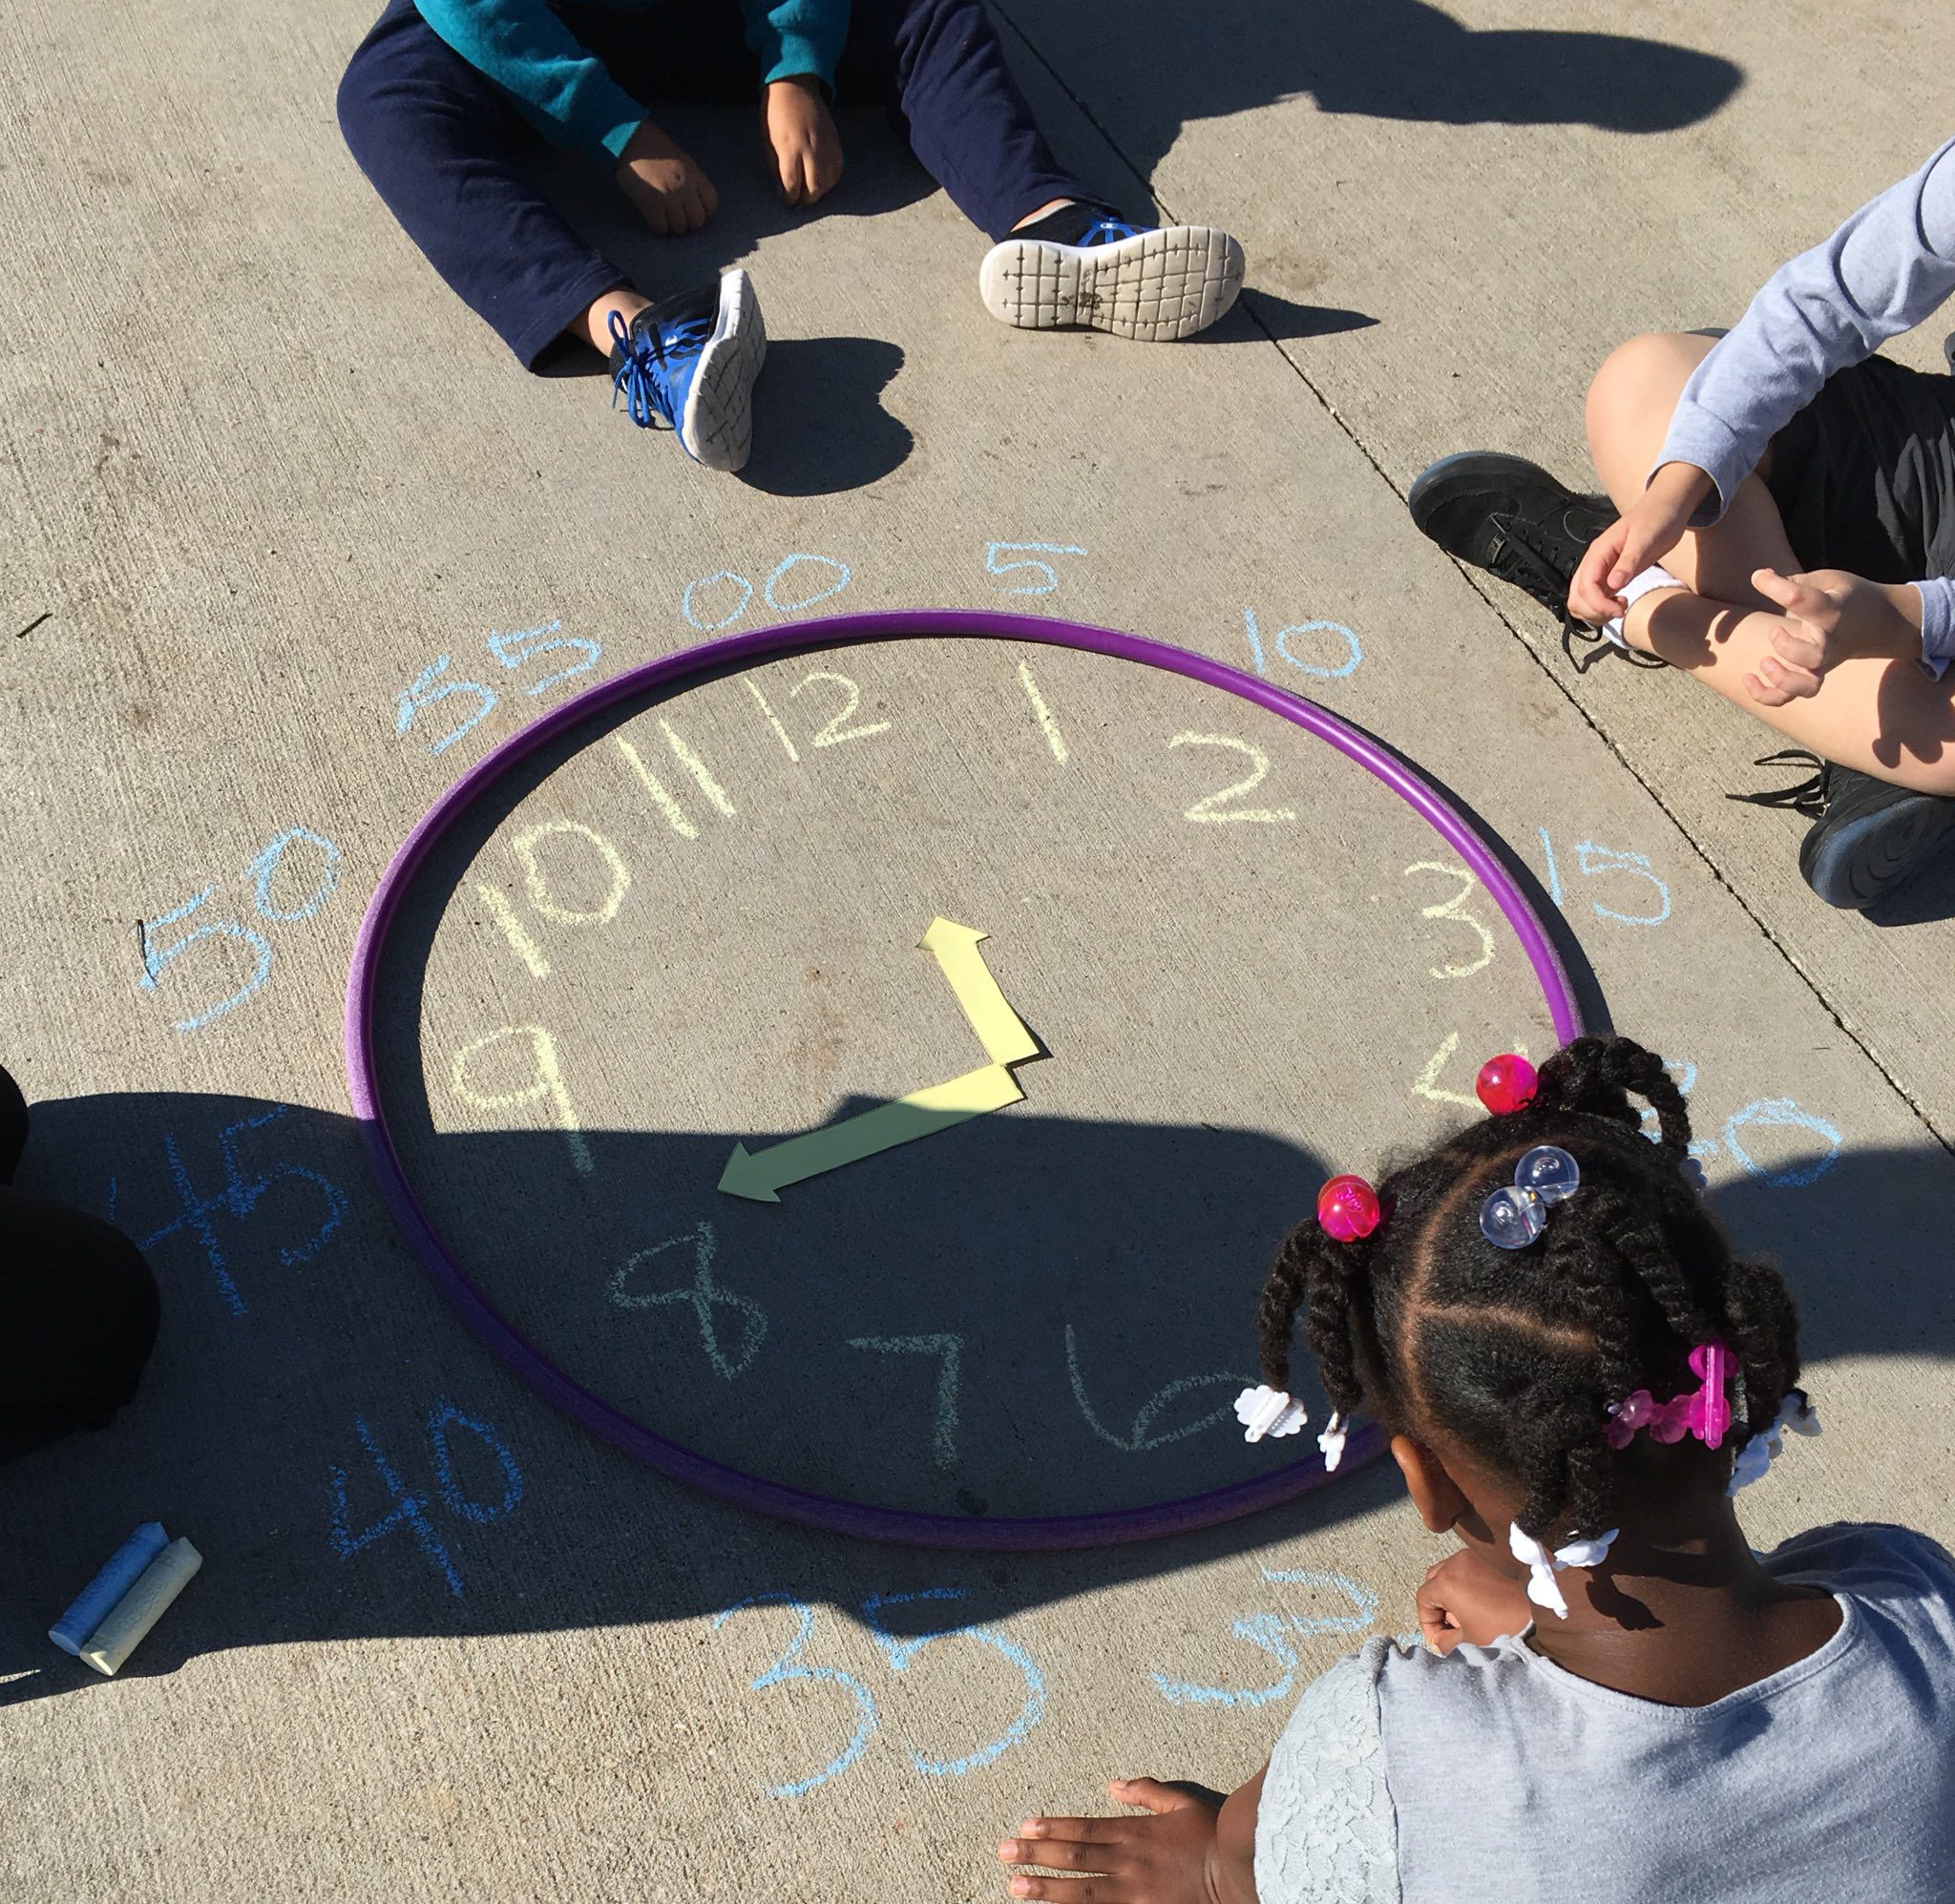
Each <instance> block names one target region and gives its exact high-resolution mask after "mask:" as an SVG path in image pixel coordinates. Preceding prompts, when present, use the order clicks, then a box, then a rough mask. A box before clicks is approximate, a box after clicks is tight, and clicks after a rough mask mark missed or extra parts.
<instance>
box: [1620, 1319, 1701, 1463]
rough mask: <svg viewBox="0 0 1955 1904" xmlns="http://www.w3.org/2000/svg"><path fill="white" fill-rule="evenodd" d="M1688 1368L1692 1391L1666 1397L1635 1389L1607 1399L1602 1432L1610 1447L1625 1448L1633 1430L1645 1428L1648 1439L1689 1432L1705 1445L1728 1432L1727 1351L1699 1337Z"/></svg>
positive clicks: (1667, 1438)
mask: <svg viewBox="0 0 1955 1904" xmlns="http://www.w3.org/2000/svg"><path fill="white" fill-rule="evenodd" d="M1691 1372H1692V1374H1693V1375H1695V1376H1697V1378H1698V1386H1697V1388H1696V1389H1695V1391H1686V1392H1685V1393H1683V1394H1680V1395H1677V1396H1675V1397H1673V1398H1672V1399H1671V1400H1670V1401H1667V1402H1660V1401H1658V1400H1657V1399H1656V1398H1655V1397H1654V1396H1653V1395H1652V1394H1651V1393H1650V1391H1649V1390H1648V1389H1637V1390H1635V1391H1633V1392H1631V1393H1629V1394H1627V1395H1625V1396H1624V1397H1623V1398H1622V1400H1621V1401H1619V1402H1614V1403H1611V1404H1610V1406H1609V1411H1608V1428H1607V1429H1606V1430H1605V1431H1604V1432H1605V1433H1606V1434H1607V1436H1608V1445H1609V1446H1610V1447H1611V1448H1627V1447H1628V1446H1629V1443H1630V1441H1631V1440H1633V1439H1634V1437H1635V1435H1636V1434H1637V1433H1638V1432H1639V1431H1641V1430H1643V1429H1648V1430H1649V1431H1650V1439H1651V1440H1652V1441H1662V1442H1672V1441H1681V1440H1682V1439H1683V1438H1684V1436H1685V1435H1687V1434H1694V1435H1695V1436H1696V1437H1697V1439H1698V1440H1699V1441H1701V1442H1702V1443H1703V1444H1704V1446H1705V1447H1707V1448H1712V1449H1715V1448H1721V1447H1723V1445H1724V1437H1725V1435H1726V1434H1728V1433H1730V1432H1731V1402H1730V1400H1729V1399H1728V1398H1727V1396H1726V1395H1725V1392H1724V1390H1725V1385H1726V1383H1727V1382H1729V1381H1730V1379H1731V1350H1729V1349H1727V1348H1726V1347H1725V1346H1724V1344H1723V1343H1721V1342H1717V1341H1711V1342H1700V1343H1699V1344H1698V1345H1697V1346H1696V1348H1694V1349H1693V1350H1691Z"/></svg>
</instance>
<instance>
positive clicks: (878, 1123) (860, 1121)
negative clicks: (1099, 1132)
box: [720, 1064, 1025, 1203]
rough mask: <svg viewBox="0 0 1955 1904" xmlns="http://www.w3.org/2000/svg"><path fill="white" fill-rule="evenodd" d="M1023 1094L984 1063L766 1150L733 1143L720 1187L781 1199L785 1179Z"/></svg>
mask: <svg viewBox="0 0 1955 1904" xmlns="http://www.w3.org/2000/svg"><path fill="white" fill-rule="evenodd" d="M1024 1095H1025V1094H1024V1092H1022V1091H1021V1090H1020V1088H1019V1080H1018V1079H1017V1078H1014V1077H1013V1076H1012V1075H1011V1073H1010V1072H1009V1071H1007V1070H1006V1069H1005V1068H1004V1066H1003V1065H1001V1064H987V1065H985V1066H984V1067H983V1069H982V1070H979V1071H967V1072H965V1074H964V1075H963V1077H961V1078H952V1079H951V1080H950V1082H949V1083H948V1084H932V1085H928V1086H926V1087H925V1088H924V1089H923V1090H921V1091H912V1092H911V1093H910V1095H909V1096H908V1097H907V1098H897V1099H896V1100H895V1101H894V1102H893V1103H891V1104H878V1105H876V1106H875V1108H874V1109H873V1110H871V1111H863V1112H860V1113H859V1114H858V1115H857V1116H855V1117H852V1118H844V1119H842V1121H841V1122H840V1123H838V1124H824V1125H823V1126H822V1127H821V1128H820V1129H819V1130H814V1131H804V1132H803V1133H802V1134H801V1136H799V1137H790V1138H788V1140H786V1141H785V1142H783V1143H770V1144H768V1145H767V1148H766V1149H765V1150H761V1151H750V1150H748V1149H747V1147H746V1145H745V1144H744V1143H736V1144H735V1145H734V1146H733V1155H732V1157H731V1159H730V1160H729V1161H727V1164H726V1168H725V1173H724V1174H723V1175H722V1177H721V1178H720V1188H721V1189H723V1190H725V1192H726V1194H727V1195H728V1196H730V1197H746V1198H747V1199H748V1200H749V1201H751V1202H753V1203H779V1202H780V1201H781V1199H780V1197H779V1195H778V1194H777V1193H778V1192H779V1191H781V1190H783V1189H785V1188H786V1187H787V1186H788V1184H789V1183H800V1182H805V1181H806V1180H807V1179H808V1178H809V1177H819V1176H820V1175H821V1174H822V1173H823V1172H824V1171H828V1170H839V1169H840V1168H841V1167H842V1165H843V1164H845V1163H859V1162H861V1161H862V1160H863V1159H864V1158H865V1157H873V1156H874V1155H875V1153H876V1152H877V1151H879V1150H893V1149H894V1148H895V1146H896V1145H897V1144H899V1143H914V1141H915V1140H916V1139H918V1138H919V1137H929V1136H930V1135H931V1134H932V1133H933V1132H935V1131H942V1130H948V1129H950V1127H951V1126H952V1125H953V1124H961V1123H963V1122H965V1121H966V1120H967V1119H971V1118H977V1117H982V1116H983V1114H984V1113H985V1112H986V1111H997V1110H1001V1109H1003V1107H1004V1106H1005V1105H1007V1104H1016V1103H1017V1102H1018V1101H1019V1099H1020V1098H1022V1097H1023V1096H1024Z"/></svg>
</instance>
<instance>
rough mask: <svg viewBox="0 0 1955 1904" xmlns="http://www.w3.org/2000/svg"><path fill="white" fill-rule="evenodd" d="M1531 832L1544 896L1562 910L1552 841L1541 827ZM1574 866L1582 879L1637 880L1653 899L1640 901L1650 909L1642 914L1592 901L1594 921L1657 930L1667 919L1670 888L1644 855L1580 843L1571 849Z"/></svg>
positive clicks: (1563, 895)
mask: <svg viewBox="0 0 1955 1904" xmlns="http://www.w3.org/2000/svg"><path fill="white" fill-rule="evenodd" d="M1535 830H1536V831H1537V832H1538V833H1539V834H1540V835H1541V850H1542V855H1543V858H1544V859H1545V863H1546V869H1547V896H1548V897H1549V898H1550V899H1551V900H1553V901H1554V903H1555V904H1556V905H1557V906H1565V905H1566V903H1567V894H1566V890H1565V889H1564V888H1563V885H1562V875H1561V868H1560V867H1559V866H1558V865H1557V864H1556V862H1555V854H1554V841H1553V840H1552V838H1550V837H1549V834H1548V830H1547V828H1546V827H1545V826H1540V827H1537V828H1536V829H1535ZM1575 864H1576V867H1577V868H1578V869H1579V871H1580V874H1581V876H1582V877H1583V878H1585V879H1599V878H1603V877H1605V876H1606V875H1608V874H1609V873H1622V874H1624V875H1625V876H1627V877H1629V878H1630V879H1639V880H1641V881H1642V882H1643V883H1644V884H1645V885H1646V886H1647V887H1648V888H1649V889H1650V894H1651V895H1653V899H1652V898H1651V897H1650V896H1646V897H1645V899H1644V904H1645V905H1646V906H1653V910H1650V911H1646V912H1623V911H1618V910H1616V908H1614V907H1613V906H1605V905H1604V904H1603V903H1602V901H1601V900H1599V899H1597V900H1594V901H1593V902H1591V903H1592V905H1593V907H1594V910H1595V916H1596V917H1597V918H1598V919H1613V920H1614V921H1615V922H1616V923H1617V924H1618V925H1621V926H1660V925H1662V924H1663V922H1664V921H1665V920H1666V919H1668V918H1669V917H1670V910H1671V908H1670V888H1669V887H1668V886H1667V885H1665V884H1664V882H1663V881H1662V880H1661V879H1659V878H1658V877H1657V876H1656V874H1655V873H1654V872H1653V871H1652V870H1651V869H1650V858H1649V855H1648V854H1646V853H1631V852H1625V851H1623V850H1622V849H1621V848H1620V847H1602V846H1597V845H1596V843H1595V842H1594V841H1593V840H1582V841H1580V842H1578V843H1577V845H1576V847H1575Z"/></svg>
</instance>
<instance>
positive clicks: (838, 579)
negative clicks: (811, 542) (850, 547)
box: [679, 550, 855, 635]
mask: <svg viewBox="0 0 1955 1904" xmlns="http://www.w3.org/2000/svg"><path fill="white" fill-rule="evenodd" d="M804 563H811V564H812V565H813V566H814V567H815V568H816V569H817V570H824V571H827V572H828V574H827V575H824V576H804V577H803V578H802V583H801V584H800V586H804V587H805V586H806V584H807V583H808V582H809V581H810V580H812V581H813V582H814V583H815V586H814V588H813V590H812V592H811V593H808V594H803V595H799V596H794V597H793V598H792V599H784V598H783V596H782V590H781V585H782V583H784V582H785V581H786V580H787V579H788V576H789V575H792V574H793V573H794V572H795V570H796V569H798V568H800V567H801V566H802V565H803V564H804ZM854 579H855V576H854V572H853V571H852V570H851V568H850V567H849V565H848V563H847V562H842V561H837V560H836V558H835V557H834V556H832V555H810V554H808V553H807V552H806V551H805V550H797V551H796V552H795V553H794V554H791V555H784V556H782V558H781V559H780V561H779V562H778V563H776V564H775V566H774V570H773V573H772V574H771V575H768V576H767V580H766V581H764V582H763V583H762V584H761V586H760V598H761V600H762V601H764V602H765V603H766V604H767V607H769V608H770V609H772V610H773V611H774V613H775V614H776V615H797V614H799V613H800V612H801V610H802V609H804V608H812V607H813V606H814V604H815V603H816V602H818V601H826V600H827V599H828V598H829V596H831V595H840V594H841V592H842V591H843V590H844V589H845V588H847V587H848V586H849V584H850V583H851V581H853V580H854ZM729 582H730V583H731V584H732V585H733V586H734V587H735V588H736V589H738V590H739V592H740V595H739V599H738V600H737V601H735V602H734V603H733V605H732V606H731V607H730V608H729V609H727V611H726V612H725V614H724V615H720V616H714V617H712V618H711V619H705V618H704V617H706V616H708V615H710V613H711V608H712V606H713V604H710V603H706V602H703V601H702V600H701V596H704V594H706V593H707V592H708V591H712V590H717V589H719V588H720V587H721V584H722V583H729ZM753 597H754V586H753V584H752V583H751V582H750V581H748V580H747V578H746V576H745V575H741V574H739V573H738V572H737V571H735V570H732V569H716V570H714V572H713V573H712V574H711V575H702V576H700V578H699V579H698V580H697V581H693V582H687V583H686V585H685V591H684V593H683V595H682V596H680V597H679V612H680V614H682V615H683V616H684V617H685V618H686V620H687V622H688V623H690V624H691V626H693V627H694V628H697V629H698V630H699V631H700V633H701V634H702V635H716V634H718V633H719V631H720V630H721V629H723V628H730V627H732V625H733V624H734V623H735V622H736V621H738V620H739V619H740V617H742V616H743V615H745V614H746V611H747V610H748V609H749V608H750V607H751V606H752V605H753ZM720 598H721V600H723V601H724V600H725V598H726V597H725V595H724V594H723V595H722V596H721V597H720Z"/></svg>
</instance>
